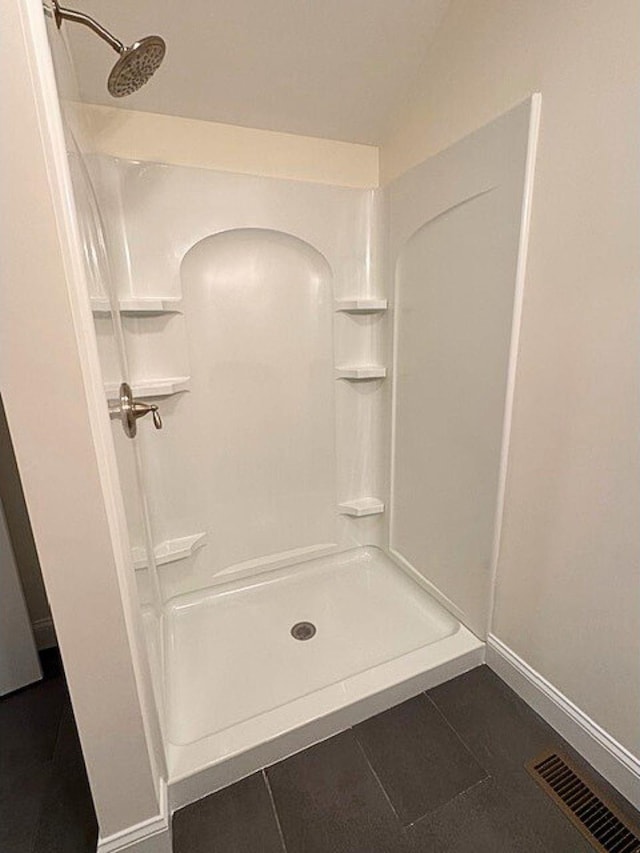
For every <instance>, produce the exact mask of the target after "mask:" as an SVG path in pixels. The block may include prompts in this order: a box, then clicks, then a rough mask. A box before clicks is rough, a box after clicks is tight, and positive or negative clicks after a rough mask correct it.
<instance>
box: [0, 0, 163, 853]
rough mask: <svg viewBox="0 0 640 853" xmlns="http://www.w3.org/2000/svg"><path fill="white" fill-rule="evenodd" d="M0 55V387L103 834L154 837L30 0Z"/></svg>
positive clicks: (100, 434) (97, 408)
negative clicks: (134, 832) (141, 826)
mask: <svg viewBox="0 0 640 853" xmlns="http://www.w3.org/2000/svg"><path fill="white" fill-rule="evenodd" d="M23 16H24V18H23ZM23 21H24V24H25V30H24V33H23V28H22V24H23ZM0 60H1V62H0V81H1V84H2V91H1V93H0V100H1V101H2V104H3V114H4V117H5V121H4V122H3V125H2V130H3V132H2V134H0V169H1V174H0V183H1V184H2V188H3V213H4V214H5V218H3V221H2V226H1V227H0V281H1V283H2V289H1V297H2V305H1V308H0V340H1V341H2V357H1V358H0V390H1V393H2V397H3V400H4V405H5V409H6V413H7V421H8V424H9V428H10V430H11V434H12V438H13V442H14V447H15V453H16V458H17V461H18V466H19V469H20V473H21V476H22V483H23V487H24V492H25V497H26V502H27V508H28V511H29V516H30V519H31V523H32V526H33V533H34V538H35V542H36V546H37V548H38V554H39V557H40V561H41V565H42V571H43V575H44V580H45V584H46V589H47V594H48V596H49V600H50V603H51V608H52V612H53V616H54V619H55V622H56V628H57V631H58V638H59V640H60V647H61V651H62V657H63V660H64V665H65V672H66V675H67V681H68V684H69V689H70V693H71V698H72V702H73V706H74V712H75V716H76V721H77V723H78V729H79V734H80V739H81V742H82V748H83V753H84V757H85V760H86V764H87V770H88V773H89V779H90V782H91V789H92V793H93V796H94V801H95V805H96V811H97V814H98V822H99V825H100V832H101V836H102V837H103V838H105V837H109V836H113V835H117V834H118V833H120V832H122V831H126V830H127V829H128V828H129V827H131V826H132V825H134V824H138V823H140V822H149V824H150V825H153V826H156V827H157V828H158V829H162V828H163V827H165V828H166V819H164V820H163V817H162V815H161V813H160V812H161V802H160V788H161V786H160V778H159V775H160V769H159V767H158V764H157V763H156V760H157V759H158V757H159V753H158V752H156V751H154V749H153V745H154V741H153V726H152V724H151V723H150V718H149V705H148V702H147V704H145V702H146V700H145V697H144V695H143V693H142V691H141V689H140V681H139V678H138V675H139V672H138V669H139V666H140V663H139V662H140V660H141V642H142V640H141V636H140V632H139V631H138V632H137V633H136V624H135V621H134V616H135V611H134V610H133V608H132V607H131V606H130V602H131V600H132V593H131V590H130V589H129V590H127V589H126V587H127V575H126V570H127V568H128V566H127V563H126V552H125V551H124V550H123V542H122V540H121V538H119V530H121V529H122V519H121V515H122V512H121V507H120V506H119V504H118V492H117V490H115V489H114V488H113V482H114V480H113V478H114V473H115V459H114V454H113V447H112V446H111V445H110V442H109V429H110V427H109V420H108V415H107V412H106V408H105V403H104V398H103V395H102V392H101V389H100V387H99V384H98V381H97V377H99V369H98V362H97V353H96V351H95V341H94V339H93V331H92V326H93V324H92V320H91V314H90V310H89V305H88V301H87V299H86V296H83V298H81V294H82V290H81V288H80V286H79V285H80V284H81V283H82V282H81V278H79V276H81V269H82V266H81V260H80V257H79V255H78V252H77V251H75V252H74V251H73V244H74V241H73V240H72V239H71V231H70V230H67V229H65V228H64V227H63V223H69V222H70V219H69V207H68V200H69V199H68V196H67V195H66V193H65V186H64V184H63V183H61V178H62V174H63V172H64V168H66V155H65V151H64V144H63V140H62V134H61V126H60V124H59V115H57V114H56V95H55V89H54V88H53V78H52V69H51V67H50V64H48V52H47V43H46V34H45V30H44V23H43V21H42V8H41V5H40V3H39V2H38V0H25V2H23V0H15V2H11V3H8V4H5V7H4V8H3V27H2V46H1V49H0ZM32 73H33V74H34V76H35V79H36V80H40V79H42V81H43V84H44V89H42V88H40V87H39V86H35V87H33V85H32V78H31V74H32ZM56 117H57V120H56ZM45 118H46V120H45ZM75 246H76V250H77V248H78V246H77V243H76V244H75ZM74 282H75V285H74ZM88 330H91V334H88V333H87V332H88ZM52 356H55V357H52ZM132 584H133V581H132V580H129V581H128V585H129V587H131V586H132ZM155 743H157V738H156V739H155ZM165 835H166V833H165ZM158 849H159V848H158Z"/></svg>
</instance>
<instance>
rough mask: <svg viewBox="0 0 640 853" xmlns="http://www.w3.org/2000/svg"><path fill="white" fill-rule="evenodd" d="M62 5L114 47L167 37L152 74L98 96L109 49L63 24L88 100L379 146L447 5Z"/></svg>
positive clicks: (296, 1) (396, 1)
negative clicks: (133, 87)
mask: <svg viewBox="0 0 640 853" xmlns="http://www.w3.org/2000/svg"><path fill="white" fill-rule="evenodd" d="M69 2H70V3H71V0H69ZM73 2H74V3H77V6H74V8H78V9H80V10H81V11H84V12H86V13H88V14H90V15H93V16H94V17H96V18H97V19H98V20H99V21H100V22H101V23H102V24H103V25H104V26H106V27H107V28H109V29H110V30H112V31H113V33H114V35H116V36H117V37H118V38H119V39H121V40H122V41H124V42H125V43H129V42H131V41H135V40H136V39H139V38H140V37H142V36H143V35H150V34H158V35H161V36H163V37H164V38H165V40H166V42H167V55H166V58H165V61H164V63H163V65H162V67H161V68H160V69H159V71H158V72H157V74H156V76H155V77H154V78H153V79H152V80H151V81H150V82H149V83H148V84H147V85H146V86H145V87H144V88H143V89H141V90H140V91H139V92H137V93H136V94H134V95H131V96H130V97H128V98H126V99H123V100H122V101H117V102H116V101H114V100H113V99H112V98H110V96H109V95H108V94H107V91H106V80H107V76H108V73H109V70H110V68H111V65H112V62H113V60H114V59H115V53H113V51H112V50H111V49H110V48H109V47H108V46H107V45H106V44H104V43H103V42H101V41H100V40H99V39H98V38H97V37H96V36H95V35H94V34H93V33H91V32H90V31H89V30H88V29H86V28H85V27H82V26H79V25H77V24H70V23H68V22H67V23H65V24H64V27H65V30H66V33H67V35H68V37H69V41H70V43H71V47H72V50H73V54H74V57H75V62H76V65H77V71H78V77H79V80H80V88H81V92H82V95H83V97H84V98H85V99H86V100H88V101H91V102H92V103H98V104H110V105H112V106H116V105H117V106H122V107H124V108H128V109H133V110H145V111H149V112H157V113H167V114H170V115H178V116H186V117H189V118H196V119H205V120H208V121H218V122H226V123H228V124H237V125H243V126H245V127H259V128H266V129H268V130H279V131H288V132H290V133H300V134H306V135H309V136H322V137H327V138H331V139H343V140H347V141H350V142H365V143H371V144H378V143H379V142H380V141H381V140H382V138H383V137H384V135H385V133H386V131H387V130H388V128H389V123H390V121H391V120H392V116H393V115H394V113H395V112H396V110H397V109H398V106H399V105H400V104H401V102H402V99H403V98H404V97H406V95H407V92H408V91H409V89H410V87H411V84H412V82H413V79H414V77H415V76H416V74H417V71H418V68H419V66H420V64H421V63H422V61H423V59H424V58H425V55H426V51H427V50H428V46H429V42H430V40H431V38H432V37H433V35H434V33H435V30H436V28H437V26H438V24H439V22H440V20H441V18H442V16H443V14H444V11H445V8H446V6H447V5H448V2H449V0H226V2H224V3H222V2H211V0H188V2H184V0H183V2H182V3H177V2H175V0H136V2H131V0H108V2H104V0H73ZM65 5H66V4H65Z"/></svg>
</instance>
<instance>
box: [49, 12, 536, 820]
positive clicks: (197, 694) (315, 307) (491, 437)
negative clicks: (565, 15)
mask: <svg viewBox="0 0 640 853" xmlns="http://www.w3.org/2000/svg"><path fill="white" fill-rule="evenodd" d="M62 12H63V13H64V10H62ZM66 17H69V16H66ZM70 19H71V20H78V19H77V18H70ZM82 23H87V22H86V21H82ZM94 23H95V22H94ZM88 25H89V26H91V27H92V29H95V28H96V26H97V27H99V25H97V24H96V26H93V25H92V24H88ZM51 29H52V30H53V35H54V37H57V38H59V34H58V33H57V31H56V30H55V28H54V27H52V28H51ZM112 46H114V45H113V44H112ZM114 47H115V46H114ZM116 49H118V48H116ZM135 49H136V46H135V45H134V46H133V48H132V49H131V50H135ZM158 57H159V59H161V58H162V57H161V56H160V55H159V54H158ZM159 59H158V61H159ZM63 60H64V52H63V51H62V50H60V51H59V53H58V56H57V62H58V63H59V62H61V61H63ZM154 61H155V60H154ZM156 67H157V66H156ZM131 68H132V69H133V71H132V73H133V75H134V78H133V79H134V81H135V83H136V84H137V85H141V84H142V83H143V82H145V80H146V79H148V76H149V75H148V74H147V75H146V76H145V73H146V72H144V71H140V70H139V69H137V67H136V66H134V65H132V66H131ZM120 94H122V93H120ZM74 109H75V105H74ZM72 111H73V110H70V112H72ZM75 112H76V113H77V109H76V111H75ZM109 112H110V113H112V112H113V110H109ZM74 116H75V113H74ZM536 116H537V113H536V109H535V103H534V102H532V101H527V102H525V103H523V104H521V105H520V106H519V107H516V108H515V109H513V110H511V111H510V112H509V113H507V114H505V115H504V116H501V117H500V118H498V119H496V120H495V121H494V122H492V123H491V124H489V125H487V126H486V127H484V128H482V129H480V130H479V131H477V132H475V133H474V134H472V135H471V136H469V137H467V138H465V139H463V140H461V141H460V142H458V143H456V144H455V145H453V146H451V147H450V148H449V149H447V150H445V151H443V152H441V153H440V154H438V155H436V156H434V157H432V158H430V159H429V160H427V161H425V162H424V163H422V164H420V165H418V166H416V167H415V168H413V169H411V170H410V171H409V172H407V173H405V174H403V175H400V176H399V177H398V178H396V179H395V180H393V181H392V182H391V183H390V184H389V185H388V186H386V187H384V188H373V189H372V188H370V187H368V188H367V187H366V186H365V185H361V186H351V187H347V186H336V185H332V184H329V183H319V182H311V181H309V182H306V181H302V180H287V179H284V178H281V177H267V176H265V175H256V174H249V173H245V174H238V173H233V172H231V171H226V172H225V171H219V170H216V169H210V168H202V167H196V166H195V165H193V164H191V165H184V164H181V165H178V164H176V163H174V164H168V163H158V162H151V161H150V158H149V159H148V160H146V161H145V160H144V159H143V158H134V157H131V158H130V159H129V158H127V157H122V156H120V157H116V156H110V155H107V154H105V153H101V154H95V153H92V154H91V153H89V149H90V145H89V144H88V143H87V144H86V145H84V143H83V144H82V146H81V147H83V154H82V155H81V158H82V159H83V160H84V161H86V167H87V168H86V169H78V168H73V164H72V176H73V181H74V194H75V199H76V205H77V209H78V217H79V219H80V222H81V225H83V227H82V228H81V231H82V234H83V240H84V242H85V243H86V244H87V245H85V259H87V260H88V262H93V263H94V268H93V269H92V270H91V271H90V272H91V274H90V275H89V276H88V278H89V284H88V290H89V301H90V304H91V308H92V310H93V315H94V322H95V330H96V338H97V343H98V350H99V353H100V357H101V364H102V372H103V380H104V396H105V410H106V411H107V410H108V408H109V407H110V408H111V411H112V413H114V412H117V411H122V410H123V398H122V391H121V388H122V383H127V389H126V390H127V392H128V393H127V395H126V399H125V400H124V404H126V405H124V408H125V409H127V407H128V408H129V409H131V412H132V413H133V414H136V413H144V412H147V411H148V412H151V413H154V412H155V414H156V426H158V425H159V423H160V421H159V417H158V410H159V411H160V412H161V414H162V422H163V425H164V426H163V429H162V430H161V431H158V430H155V429H153V424H152V423H151V419H150V418H147V419H146V420H142V421H140V424H139V426H138V429H137V435H135V434H134V433H135V429H134V428H132V429H129V431H128V432H127V433H126V434H125V432H124V431H123V430H122V428H121V425H120V424H119V423H118V422H117V421H116V420H114V421H112V424H113V440H114V445H115V449H116V454H117V456H118V461H119V466H120V480H121V485H122V494H123V502H124V505H125V509H126V513H127V518H128V523H129V538H130V545H131V552H132V558H131V571H132V572H135V576H136V579H137V586H138V591H139V599H140V610H141V622H143V623H144V626H145V628H146V637H147V641H148V649H149V661H150V669H151V672H152V674H153V679H154V687H155V697H156V700H157V705H158V708H159V715H160V718H161V727H162V733H163V737H164V744H165V752H166V760H167V767H168V783H169V797H170V803H171V805H172V806H173V807H179V806H181V805H184V804H185V803H187V802H189V801H191V800H194V799H196V798H197V797H199V796H203V795H204V794H206V793H208V792H210V791H212V790H215V789H216V788H218V787H221V786H222V785H224V784H227V783H230V782H233V781H235V780H237V779H239V778H241V777H242V776H245V775H247V774H249V773H251V772H253V771H254V770H256V769H258V768H260V767H264V766H266V765H268V764H270V763H272V762H273V761H276V760H278V759H279V758H282V757H284V756H285V755H286V754H288V753H291V752H293V751H295V750H297V749H300V748H303V747H305V746H307V745H309V744H310V743H312V742H314V741H316V740H319V739H321V738H323V737H327V736H329V735H331V734H333V733H335V732H337V731H339V730H341V729H343V728H345V727H346V726H349V725H352V724H353V723H355V722H356V721H358V720H361V719H364V718H365V717H367V716H370V715H371V714H374V713H376V712H378V711H381V710H383V709H384V708H386V707H389V706H391V705H392V704H395V703H397V702H400V701H402V700H404V699H407V698H409V697H410V696H412V695H415V694H416V693H418V692H420V691H421V690H424V689H427V688H429V687H431V686H434V685H435V684H437V683H440V682H442V681H443V680H446V679H448V678H451V677H453V676H455V675H457V674H459V673H461V672H463V671H465V670H467V669H469V668H471V667H473V666H476V665H477V664H479V663H480V662H481V661H482V660H483V655H484V641H485V639H486V637H487V632H488V627H489V623H490V617H491V608H492V598H493V582H494V574H495V569H496V563H497V554H498V548H499V542H500V529H501V520H502V498H503V491H504V484H505V476H506V460H507V448H508V440H509V422H510V412H511V400H512V392H513V381H514V358H515V353H516V351H517V335H518V328H519V310H520V304H521V295H522V292H521V291H522V283H523V267H522V263H521V261H520V259H521V256H522V251H523V245H524V231H525V230H526V221H525V219H524V218H523V210H527V209H528V208H527V205H526V204H523V199H525V197H526V195H527V194H528V193H530V190H531V183H530V182H531V174H532V171H531V162H530V152H531V150H532V149H531V146H532V142H531V140H532V138H533V134H532V133H531V127H532V124H533V125H535V121H536ZM73 156H75V157H76V159H77V156H78V155H73ZM72 160H73V157H72ZM89 180H90V182H91V184H92V186H91V187H90V186H88V185H87V182H88V181H89ZM92 242H95V243H96V244H99V245H101V246H104V247H106V253H105V257H104V258H101V256H100V251H97V250H96V247H95V246H92V245H91V244H92ZM142 401H144V403H142ZM118 406H119V407H120V409H118ZM136 407H137V408H136ZM156 407H158V409H156ZM134 410H135V411H134ZM133 414H132V417H131V425H132V427H135V418H133Z"/></svg>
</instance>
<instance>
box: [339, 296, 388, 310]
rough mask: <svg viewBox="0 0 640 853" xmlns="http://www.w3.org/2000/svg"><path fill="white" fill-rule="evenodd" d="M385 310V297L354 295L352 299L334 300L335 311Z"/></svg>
mask: <svg viewBox="0 0 640 853" xmlns="http://www.w3.org/2000/svg"><path fill="white" fill-rule="evenodd" d="M386 310H387V300H386V299H376V298H374V297H363V298H359V297H354V298H353V299H337V300H336V311H345V312H346V313H347V314H379V313H381V312H382V311H386Z"/></svg>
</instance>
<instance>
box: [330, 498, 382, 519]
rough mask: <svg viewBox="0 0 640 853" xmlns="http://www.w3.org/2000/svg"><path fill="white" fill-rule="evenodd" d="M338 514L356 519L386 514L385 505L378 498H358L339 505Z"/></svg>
mask: <svg viewBox="0 0 640 853" xmlns="http://www.w3.org/2000/svg"><path fill="white" fill-rule="evenodd" d="M338 512H339V513H341V514H342V515H351V516H353V517H354V518H362V517H363V516H365V515H380V513H381V512H384V503H383V502H382V501H381V500H379V499H378V498H356V499H355V500H352V501H344V502H343V503H341V504H338Z"/></svg>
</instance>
